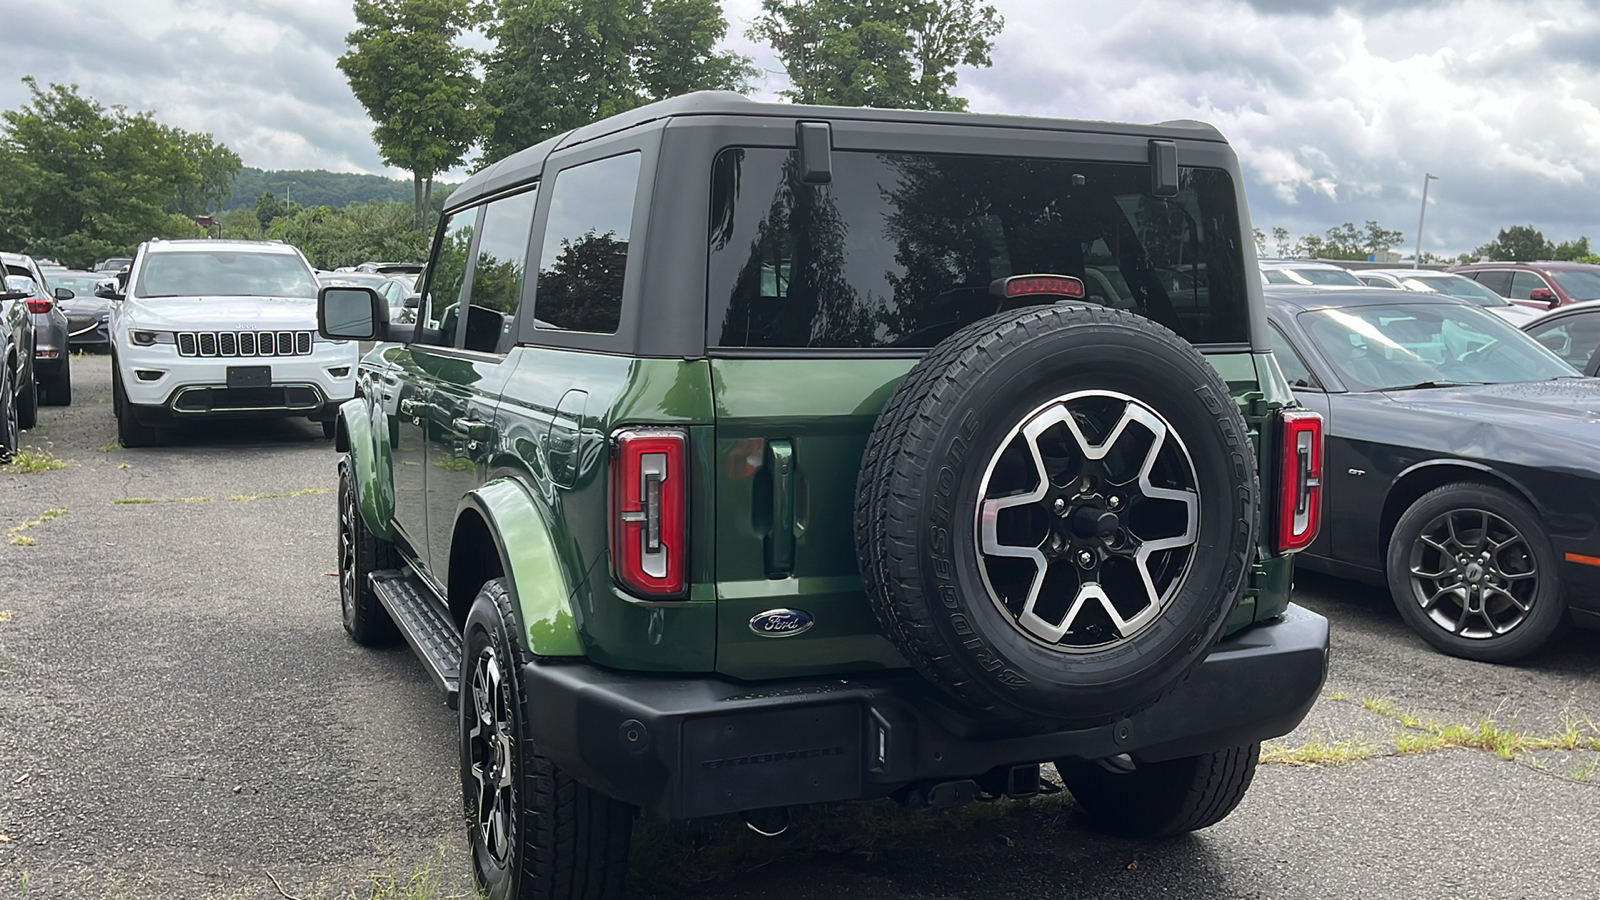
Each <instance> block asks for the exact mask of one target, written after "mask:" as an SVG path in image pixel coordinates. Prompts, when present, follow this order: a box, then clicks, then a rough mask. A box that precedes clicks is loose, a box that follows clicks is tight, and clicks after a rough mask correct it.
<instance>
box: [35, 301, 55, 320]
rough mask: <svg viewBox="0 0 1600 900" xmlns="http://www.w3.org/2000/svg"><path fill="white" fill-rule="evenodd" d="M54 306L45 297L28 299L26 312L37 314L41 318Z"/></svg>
mask: <svg viewBox="0 0 1600 900" xmlns="http://www.w3.org/2000/svg"><path fill="white" fill-rule="evenodd" d="M54 305H55V303H54V302H52V301H51V300H50V299H49V298H47V297H29V298H28V312H31V313H38V314H39V315H41V316H42V315H44V314H45V313H47V312H49V311H50V308H51V307H52V306H54Z"/></svg>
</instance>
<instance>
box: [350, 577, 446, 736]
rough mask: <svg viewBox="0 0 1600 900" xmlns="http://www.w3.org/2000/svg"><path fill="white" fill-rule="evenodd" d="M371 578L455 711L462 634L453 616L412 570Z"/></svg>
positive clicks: (376, 592)
mask: <svg viewBox="0 0 1600 900" xmlns="http://www.w3.org/2000/svg"><path fill="white" fill-rule="evenodd" d="M367 577H368V578H369V579H371V581H372V591H373V593H375V594H377V595H378V602H380V603H382V604H383V608H384V609H386V610H388V611H389V617H390V618H392V619H394V624H395V625H397V626H398V627H399V628H400V633H401V634H403V635H405V636H406V643H408V644H410V645H411V649H412V650H413V651H415V652H416V655H417V659H420V660H422V667H423V668H424V669H426V670H428V675H429V677H431V678H432V679H433V683H434V684H435V685H438V687H439V690H441V691H444V702H445V705H447V706H449V707H450V708H451V709H455V708H456V702H457V697H458V696H459V695H460V685H461V681H460V672H461V634H460V632H458V631H456V626H455V622H453V621H451V619H450V614H449V613H448V612H447V611H446V610H445V608H444V607H442V606H440V605H439V603H438V601H436V600H434V599H433V596H432V592H430V591H429V590H428V589H427V588H426V587H425V586H423V585H422V583H421V582H419V581H418V580H417V578H416V576H415V575H412V574H411V572H410V571H409V570H405V569H385V570H383V571H380V572H373V573H372V574H371V575H369V576H367Z"/></svg>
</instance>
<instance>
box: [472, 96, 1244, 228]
mask: <svg viewBox="0 0 1600 900" xmlns="http://www.w3.org/2000/svg"><path fill="white" fill-rule="evenodd" d="M686 116H770V117H778V118H789V119H793V118H802V119H808V120H832V121H865V122H886V123H896V124H922V125H946V126H949V125H958V126H970V127H984V128H1017V129H1030V130H1034V131H1061V132H1089V133H1094V134H1107V133H1111V134H1125V135H1132V136H1135V137H1149V138H1159V139H1163V140H1189V141H1214V142H1219V143H1225V142H1226V139H1225V138H1223V136H1222V134H1221V132H1219V131H1217V129H1215V128H1213V127H1212V126H1210V125H1207V124H1205V123H1204V122H1196V121H1192V120H1187V119H1185V120H1178V121H1172V122H1162V123H1159V124H1154V125H1135V124H1129V123H1124V122H1098V121H1092V120H1078V119H1047V118H1042V117H1033V116H1002V115H990V114H978V113H953V112H929V111H925V110H913V109H876V108H871V107H855V106H802V105H797V104H792V103H764V102H760V101H756V100H751V99H750V98H749V97H746V96H744V95H742V94H736V93H732V92H730V91H699V92H697V93H693V94H684V95H683V96H681V97H673V98H671V99H669V100H661V101H658V102H656V103H651V104H648V105H646V106H641V107H638V108H637V109H632V110H629V111H627V112H624V113H618V114H617V115H614V116H611V117H609V118H605V119H601V120H600V121H598V122H592V123H590V124H588V125H584V126H582V127H580V128H576V129H573V130H572V131H569V132H567V133H565V134H560V135H556V136H555V137H553V138H550V139H548V140H545V141H542V142H540V143H538V144H535V145H534V146H532V147H529V148H527V149H526V150H520V151H518V152H516V153H513V154H511V155H510V156H507V157H505V158H504V159H501V160H499V161H497V162H495V163H492V164H491V165H489V166H488V167H486V168H484V169H483V170H482V171H480V172H478V173H477V174H475V175H473V176H472V177H470V178H468V179H467V180H466V181H464V182H462V183H461V185H460V186H459V187H457V188H456V189H455V190H453V191H451V192H450V197H449V200H448V201H447V203H446V209H450V210H454V209H458V208H460V207H462V206H466V205H468V204H470V203H473V202H475V201H477V200H480V199H482V198H483V197H485V196H487V195H489V194H492V193H495V192H497V191H500V190H504V189H505V188H508V187H512V186H513V185H516V184H520V183H522V182H524V181H527V180H529V179H531V178H533V177H534V176H536V175H538V174H539V172H540V170H541V169H543V167H544V161H545V160H546V159H547V158H548V157H549V156H550V154H552V153H554V152H555V151H556V150H559V149H563V148H566V147H572V146H575V145H577V144H582V143H584V142H586V141H592V140H595V139H597V138H601V137H605V136H606V135H609V134H615V133H617V132H619V131H623V130H626V129H629V128H633V127H636V126H639V125H646V124H649V123H652V122H663V123H664V122H665V120H667V119H672V118H681V117H686Z"/></svg>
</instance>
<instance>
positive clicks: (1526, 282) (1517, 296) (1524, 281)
mask: <svg viewBox="0 0 1600 900" xmlns="http://www.w3.org/2000/svg"><path fill="white" fill-rule="evenodd" d="M1549 286H1550V285H1548V284H1545V283H1544V279H1543V278H1540V277H1539V275H1538V274H1537V273H1535V272H1513V273H1512V274H1511V293H1509V294H1506V296H1507V297H1510V298H1511V299H1513V300H1527V299H1529V295H1530V294H1532V293H1533V289H1534V288H1547V287H1549Z"/></svg>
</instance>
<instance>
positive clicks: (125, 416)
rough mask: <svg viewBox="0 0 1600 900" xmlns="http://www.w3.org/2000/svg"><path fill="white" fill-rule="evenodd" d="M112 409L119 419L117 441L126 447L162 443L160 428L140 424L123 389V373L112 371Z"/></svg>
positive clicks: (152, 445)
mask: <svg viewBox="0 0 1600 900" xmlns="http://www.w3.org/2000/svg"><path fill="white" fill-rule="evenodd" d="M111 409H112V411H113V412H114V413H115V414H116V417H117V441H118V442H119V443H121V444H122V446H124V447H154V446H156V445H157V444H159V443H161V431H160V429H158V428H154V427H151V426H149V425H146V424H144V423H143V422H140V421H139V419H138V416H137V414H136V413H135V412H134V409H133V404H132V403H129V402H128V393H127V391H125V390H123V388H122V373H121V372H118V371H117V370H116V369H112V370H111Z"/></svg>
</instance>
